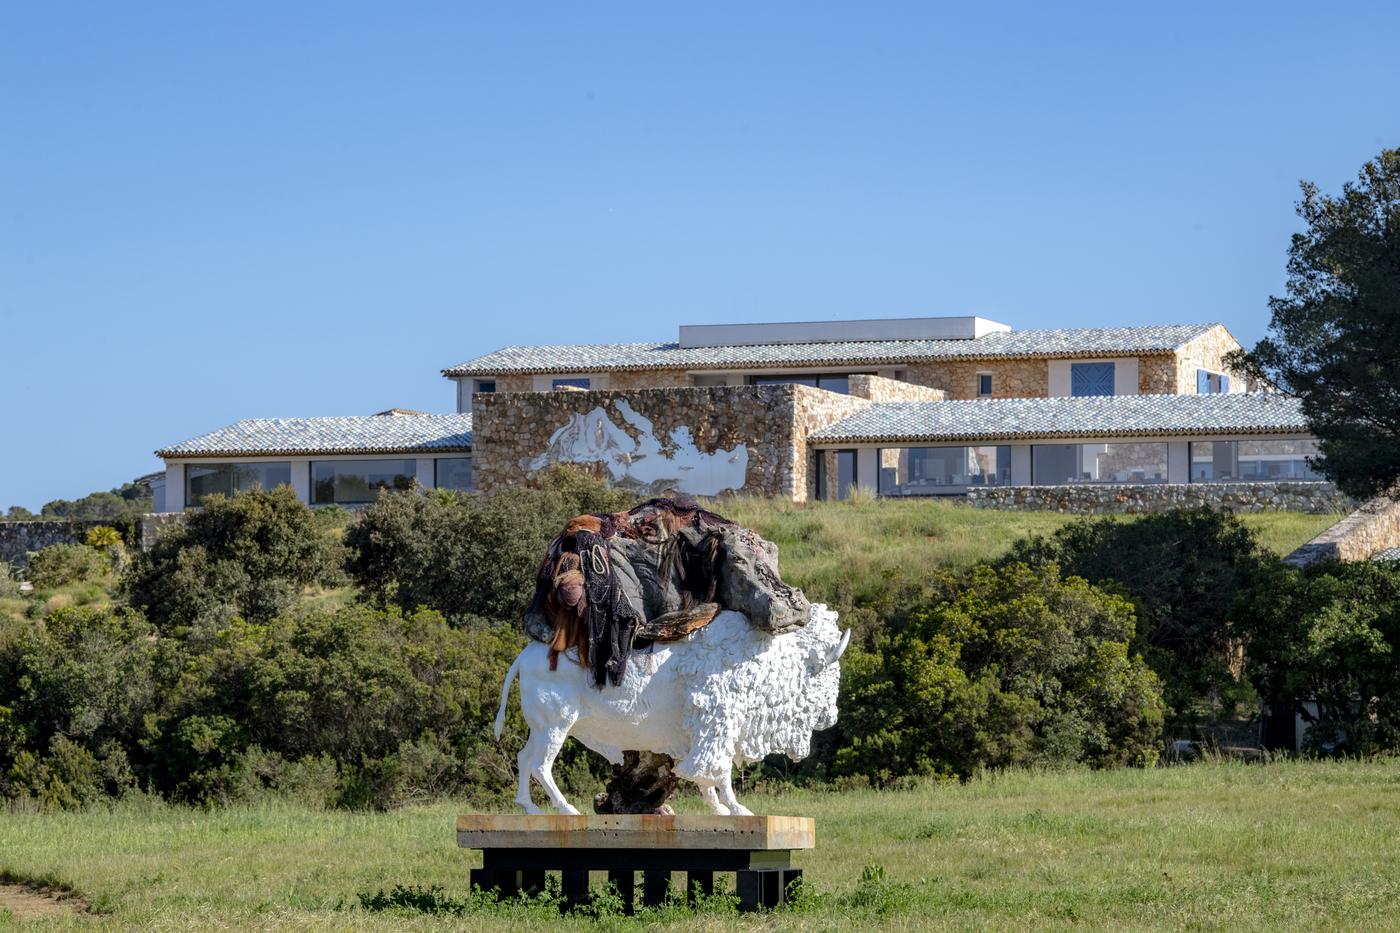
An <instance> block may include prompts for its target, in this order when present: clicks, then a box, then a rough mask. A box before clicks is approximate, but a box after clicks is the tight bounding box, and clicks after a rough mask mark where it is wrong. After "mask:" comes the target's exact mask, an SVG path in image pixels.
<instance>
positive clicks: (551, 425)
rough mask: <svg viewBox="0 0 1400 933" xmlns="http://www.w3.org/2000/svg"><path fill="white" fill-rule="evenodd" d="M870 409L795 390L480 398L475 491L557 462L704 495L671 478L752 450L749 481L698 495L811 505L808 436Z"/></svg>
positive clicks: (637, 485)
mask: <svg viewBox="0 0 1400 933" xmlns="http://www.w3.org/2000/svg"><path fill="white" fill-rule="evenodd" d="M869 404H870V402H869V401H867V400H865V399H859V398H854V397H852V396H848V395H838V394H836V393H833V392H826V391H823V390H820V389H812V388H808V387H806V386H795V385H771V386H722V387H714V388H697V387H690V388H667V389H633V390H616V389H608V390H600V391H591V392H535V393H525V394H518V395H513V394H502V393H497V394H494V395H484V396H479V397H478V398H477V400H476V404H475V407H474V413H475V418H474V424H473V441H474V446H475V449H474V451H473V467H474V474H475V477H474V478H475V484H476V487H477V489H478V490H479V491H481V492H483V493H486V494H490V493H491V492H493V491H496V490H498V489H501V488H505V487H508V486H510V485H514V484H518V483H520V482H521V481H522V480H527V479H529V477H530V476H532V475H535V474H537V473H538V472H540V471H541V470H543V469H545V468H546V467H547V466H548V464H549V463H550V462H569V463H575V464H577V465H579V466H581V467H583V468H585V469H589V470H592V471H595V472H597V473H598V474H599V475H603V476H606V477H607V478H609V479H610V481H613V482H614V483H615V484H616V485H620V486H623V487H625V488H633V489H636V490H637V491H638V493H639V494H644V495H659V494H662V493H664V492H670V491H681V492H696V490H695V489H693V488H692V489H687V488H685V487H684V486H681V487H680V488H679V489H678V490H677V489H675V488H674V487H673V486H672V485H668V482H669V481H668V479H667V478H666V476H665V474H666V472H668V471H670V469H671V467H672V466H674V469H675V471H676V475H679V476H684V475H686V474H685V471H686V470H690V471H691V475H699V474H698V473H696V472H694V471H695V470H696V469H697V467H696V464H697V463H698V464H700V467H699V468H701V469H702V468H703V467H704V465H705V464H706V463H711V464H714V463H718V464H719V465H720V469H721V472H723V470H724V469H728V468H731V467H733V465H734V463H736V462H737V461H738V459H739V453H740V449H741V448H742V457H743V462H744V464H745V465H744V468H743V469H744V473H743V476H742V479H741V480H739V479H736V480H735V481H734V483H733V484H730V485H726V486H725V487H724V488H722V489H708V488H707V489H705V490H703V491H700V492H698V493H697V494H702V495H710V494H718V493H720V492H744V493H750V494H754V495H763V496H772V497H777V498H785V499H789V500H797V501H803V500H805V499H806V498H807V495H808V492H809V488H808V487H809V480H808V474H809V473H810V472H811V471H810V469H809V462H808V461H809V451H808V445H807V438H808V435H810V434H811V432H813V431H816V430H818V429H820V428H823V427H825V426H826V425H828V424H831V423H832V422H834V421H836V420H838V419H840V418H844V417H845V416H846V415H848V414H851V413H853V412H855V411H858V410H859V409H860V408H862V407H864V406H866V405H869ZM561 452H562V456H560V453H561ZM644 458H645V459H646V460H647V462H646V463H645V464H643V463H642V461H643V459H644ZM671 461H673V462H671ZM658 466H659V467H660V468H661V472H660V473H657V472H656V470H655V468H657V467H658ZM634 467H635V468H637V469H635V470H634ZM641 467H645V468H647V469H650V470H651V471H652V472H651V473H644V471H643V470H642V469H641ZM651 477H660V478H651Z"/></svg>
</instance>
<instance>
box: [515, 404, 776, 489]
mask: <svg viewBox="0 0 1400 933" xmlns="http://www.w3.org/2000/svg"><path fill="white" fill-rule="evenodd" d="M614 404H615V405H616V407H617V411H618V414H619V415H620V416H621V418H622V420H623V422H624V423H625V424H627V425H628V426H630V427H632V428H633V429H635V430H636V431H637V433H638V434H639V435H640V436H638V437H636V438H634V437H633V436H632V435H631V434H629V433H628V432H627V431H626V430H625V429H624V428H623V427H622V425H619V424H617V423H615V422H614V421H613V420H612V419H611V418H610V417H608V412H607V410H606V409H604V408H603V407H602V406H599V407H598V408H595V409H593V410H592V411H590V412H586V413H576V414H573V415H570V416H569V421H568V423H567V424H565V425H564V426H563V427H562V428H560V429H559V430H557V431H555V432H554V433H553V434H552V435H550V438H549V445H548V446H547V447H546V448H545V451H544V453H542V454H540V455H539V456H538V457H535V458H534V459H533V460H531V461H530V470H531V471H538V470H542V469H544V468H545V467H547V466H549V465H550V464H552V463H601V464H602V465H603V468H604V469H605V470H606V471H607V476H608V481H609V482H610V483H612V485H614V486H618V487H620V488H622V489H631V490H635V491H636V492H638V493H642V494H645V495H660V494H661V493H664V492H667V491H669V490H676V491H679V492H688V493H690V494H691V495H696V496H715V495H719V494H720V493H721V492H724V491H725V490H735V491H737V490H740V489H743V488H744V481H745V478H746V477H747V475H748V470H749V450H748V448H747V447H745V446H744V445H743V444H735V445H734V447H732V448H730V449H729V450H723V449H719V450H715V451H714V452H712V453H705V452H704V451H702V450H700V449H699V448H698V447H696V445H695V439H694V438H693V437H692V436H691V433H690V428H687V427H684V426H682V427H679V428H676V429H675V430H674V431H672V432H671V434H670V435H669V436H667V437H664V438H658V437H657V436H656V429H655V427H654V426H653V425H652V423H651V421H650V419H648V418H646V417H644V416H643V415H641V414H640V413H638V412H637V411H636V410H635V409H633V408H632V406H631V405H629V404H627V402H626V401H624V400H622V399H619V400H618V401H617V402H615V403H614Z"/></svg>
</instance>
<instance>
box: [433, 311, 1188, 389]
mask: <svg viewBox="0 0 1400 933" xmlns="http://www.w3.org/2000/svg"><path fill="white" fill-rule="evenodd" d="M1214 326H1215V325H1213V324H1169V325H1164V326H1161V327H1080V328H1072V329H1069V330H1013V331H1004V332H998V333H993V334H986V335H985V336H982V337H978V338H977V339H975V340H869V341H865V340H861V341H843V342H840V343H778V344H767V345H764V346H735V347H694V348H682V347H681V346H680V345H679V344H675V343H599V344H574V345H571V346H538V347H506V348H505V349H503V350H497V351H496V352H495V353H488V354H486V355H485V356H479V357H477V358H476V359H474V360H469V361H467V362H465V363H460V364H458V365H456V366H452V367H450V368H448V369H444V370H443V371H442V374H443V375H444V376H448V377H458V376H505V375H512V374H518V373H588V372H609V371H627V370H646V369H736V368H740V367H767V366H822V365H857V366H859V365H877V364H880V365H888V364H893V363H913V362H918V361H921V360H943V359H962V360H994V359H1025V358H1040V357H1045V358H1050V357H1056V358H1071V357H1081V358H1082V357H1094V356H1137V355H1142V354H1157V353H1170V352H1171V351H1173V350H1175V349H1176V348H1177V347H1179V346H1181V345H1182V344H1184V343H1187V342H1188V341H1190V340H1193V339H1195V338H1196V337H1199V336H1200V335H1201V334H1203V333H1205V332H1206V331H1207V330H1209V329H1210V328H1211V327H1214Z"/></svg>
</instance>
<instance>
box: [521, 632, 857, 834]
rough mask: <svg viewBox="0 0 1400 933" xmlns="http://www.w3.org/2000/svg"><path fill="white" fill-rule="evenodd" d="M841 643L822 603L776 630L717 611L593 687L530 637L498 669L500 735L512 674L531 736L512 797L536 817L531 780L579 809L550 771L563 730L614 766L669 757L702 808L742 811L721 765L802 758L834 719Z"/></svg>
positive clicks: (564, 809)
mask: <svg viewBox="0 0 1400 933" xmlns="http://www.w3.org/2000/svg"><path fill="white" fill-rule="evenodd" d="M849 640H850V632H849V631H848V632H846V633H844V634H843V633H842V632H841V630H840V629H839V628H838V627H837V624H836V613H834V612H832V611H830V610H829V609H827V608H826V607H825V606H822V605H820V604H818V605H813V606H812V607H811V617H810V620H809V621H808V622H807V624H806V625H804V626H802V627H800V628H796V629H794V630H793V631H790V632H787V633H784V634H779V635H772V634H769V633H768V632H765V631H761V630H759V629H757V628H755V627H754V626H753V625H752V624H750V622H749V620H748V619H747V618H746V617H745V616H744V615H742V614H740V613H738V612H732V611H722V612H720V613H718V614H717V615H716V616H715V617H714V620H713V621H712V622H710V624H709V625H707V626H705V627H704V628H702V629H700V630H698V631H696V632H694V633H692V634H690V635H688V636H686V637H685V638H683V639H681V640H679V641H675V642H670V643H653V644H652V645H651V646H650V647H649V648H647V649H643V650H638V651H634V652H633V653H632V655H631V657H630V659H629V660H628V662H627V664H626V667H625V671H624V673H623V675H622V678H621V681H620V683H619V684H618V685H617V686H607V687H603V688H601V689H599V688H598V687H596V686H595V685H594V682H593V677H592V675H591V672H590V671H589V670H588V669H587V668H585V667H584V666H582V665H581V664H579V663H578V658H577V656H573V657H570V656H569V652H565V654H564V656H563V658H561V661H562V660H563V659H564V658H567V659H568V661H569V663H559V664H557V665H551V663H550V650H549V647H548V646H547V645H545V644H542V643H539V642H532V643H531V644H529V645H527V646H526V647H525V649H524V650H523V651H521V652H520V655H519V657H517V658H516V659H515V663H514V664H512V665H511V667H510V671H509V672H508V673H507V674H506V680H505V683H504V685H503V686H502V689H501V704H500V708H499V710H498V712H497V714H496V736H497V737H498V738H499V737H500V735H501V730H502V728H503V726H504V723H505V713H506V703H507V700H508V699H509V697H510V686H511V683H512V682H513V681H514V680H515V678H516V676H517V675H518V676H519V678H520V705H521V710H522V712H523V713H524V715H525V721H526V723H527V724H528V725H529V727H530V737H529V739H528V740H527V741H526V743H525V747H524V748H522V749H521V750H520V754H519V756H518V758H517V761H518V763H519V766H520V783H519V790H518V792H517V794H516V798H515V799H516V802H517V803H519V804H520V805H521V806H522V807H524V808H525V810H526V812H528V813H538V812H539V808H538V807H536V806H535V804H534V803H533V802H532V801H531V799H530V780H531V778H532V777H533V778H534V779H535V780H536V781H538V782H539V783H540V785H541V786H542V787H543V788H544V790H545V793H546V794H548V796H549V800H550V802H551V803H552V804H553V805H554V807H555V808H556V809H557V810H559V811H560V812H561V813H573V814H576V813H578V812H579V811H578V810H576V809H575V808H574V807H573V806H572V805H571V804H570V803H569V802H568V801H567V800H565V799H564V795H563V794H562V793H560V792H559V788H558V787H557V786H556V785H555V783H554V778H553V776H552V774H551V769H552V767H553V765H554V760H555V757H556V756H557V755H558V754H559V750H560V749H561V748H562V747H563V745H564V740H565V739H566V738H567V737H568V736H569V735H573V736H574V737H575V738H576V739H578V740H579V741H581V742H582V743H583V744H584V745H586V746H588V747H589V748H591V749H593V750H594V751H596V752H598V753H599V754H601V755H602V756H603V757H604V758H606V759H607V760H608V761H610V762H612V763H613V764H614V765H620V764H622V762H623V756H624V750H627V749H640V750H645V751H649V752H652V753H655V754H656V755H666V756H669V757H670V758H672V759H674V760H675V765H674V769H673V770H674V772H675V774H676V775H677V776H679V777H682V778H685V779H687V780H690V781H693V782H695V784H697V785H698V786H699V787H700V790H701V796H702V797H703V799H704V800H705V803H706V804H707V805H708V806H709V808H710V810H711V811H712V812H714V813H719V814H729V813H732V814H737V815H749V813H750V811H749V810H748V809H747V808H745V807H744V806H743V805H742V804H741V803H739V801H738V800H737V799H736V798H735V796H734V787H733V784H732V782H731V776H730V773H731V769H732V768H733V766H734V765H735V764H740V765H742V764H746V763H748V762H753V761H759V760H761V759H762V758H764V757H765V756H767V755H770V754H774V753H782V754H786V755H788V756H789V757H791V758H794V759H800V758H804V757H806V756H807V754H808V753H809V752H810V750H811V739H812V732H813V731H815V730H819V729H827V728H830V727H831V726H833V725H835V724H836V693H837V687H838V685H839V683H840V678H841V672H840V663H839V661H840V657H841V654H842V652H843V651H845V649H846V644H847V642H848V641H849ZM573 650H574V649H570V651H573Z"/></svg>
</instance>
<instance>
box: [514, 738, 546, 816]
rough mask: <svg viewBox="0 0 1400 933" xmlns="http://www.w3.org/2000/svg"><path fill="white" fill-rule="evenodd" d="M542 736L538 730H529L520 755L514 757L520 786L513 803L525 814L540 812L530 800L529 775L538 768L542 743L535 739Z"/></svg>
mask: <svg viewBox="0 0 1400 933" xmlns="http://www.w3.org/2000/svg"><path fill="white" fill-rule="evenodd" d="M542 734H543V733H541V732H540V731H539V730H538V729H531V730H530V738H528V739H527V740H526V741H525V745H524V747H523V748H521V749H520V754H518V755H516V756H515V764H516V768H517V770H519V772H520V786H519V787H518V788H516V791H515V802H516V803H518V804H520V806H521V807H523V808H524V809H525V812H526V813H539V812H540V808H539V807H537V806H535V801H534V800H532V799H531V798H530V775H531V774H532V773H534V771H535V770H536V769H537V768H538V767H539V761H540V755H541V753H542V751H543V747H542V746H543V743H542V742H537V741H536V740H535V737H536V736H541V735H542Z"/></svg>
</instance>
